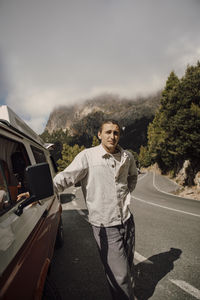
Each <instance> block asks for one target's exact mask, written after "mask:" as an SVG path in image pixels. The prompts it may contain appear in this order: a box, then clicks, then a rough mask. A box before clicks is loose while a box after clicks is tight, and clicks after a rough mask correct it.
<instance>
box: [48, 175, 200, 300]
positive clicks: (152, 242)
mask: <svg viewBox="0 0 200 300" xmlns="http://www.w3.org/2000/svg"><path fill="white" fill-rule="evenodd" d="M176 188H177V186H175V185H174V183H172V182H171V181H169V180H168V179H166V178H165V177H161V176H159V175H155V174H154V175H153V173H147V174H142V175H140V178H139V181H138V184H137V187H136V190H135V191H134V193H133V195H132V196H133V199H132V200H133V201H132V203H131V206H130V208H131V211H132V213H133V214H134V218H135V223H136V252H135V260H134V263H135V270H136V292H137V294H138V296H139V299H141V300H146V299H153V300H175V299H176V300H186V299H187V300H190V299H191V300H192V299H200V280H199V279H200V251H199V249H200V201H195V200H191V199H184V198H180V197H177V196H173V195H172V194H169V192H172V191H174V190H175V189H176ZM161 190H162V191H164V192H161ZM61 200H62V203H63V204H62V206H63V223H64V230H65V244H64V247H63V248H62V249H57V250H56V251H55V255H54V259H53V263H52V268H51V274H50V276H51V279H52V280H53V281H54V282H55V283H56V285H57V287H58V289H59V291H60V294H61V296H62V299H64V300H65V299H66V300H67V299H73V300H111V297H110V293H109V289H108V286H107V282H106V280H105V275H104V271H103V267H102V265H101V262H100V259H99V255H98V251H97V248H96V244H95V242H94V239H93V236H92V232H91V228H90V225H89V224H88V222H87V210H86V207H85V204H84V200H83V197H82V193H81V190H80V188H71V189H68V190H67V191H66V192H65V193H64V194H63V195H62V196H61Z"/></svg>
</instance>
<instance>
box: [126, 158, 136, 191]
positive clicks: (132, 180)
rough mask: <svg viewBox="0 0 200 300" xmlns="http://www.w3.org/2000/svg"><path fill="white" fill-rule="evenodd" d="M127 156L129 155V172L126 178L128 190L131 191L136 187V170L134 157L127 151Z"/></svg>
mask: <svg viewBox="0 0 200 300" xmlns="http://www.w3.org/2000/svg"><path fill="white" fill-rule="evenodd" d="M129 156H130V167H129V174H128V178H127V180H128V188H129V191H130V192H132V191H133V190H134V189H135V187H136V183H137V178H138V172H137V168H136V164H135V159H134V157H133V155H132V153H130V152H129Z"/></svg>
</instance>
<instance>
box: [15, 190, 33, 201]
mask: <svg viewBox="0 0 200 300" xmlns="http://www.w3.org/2000/svg"><path fill="white" fill-rule="evenodd" d="M29 197H30V194H29V192H26V193H21V194H19V195H17V201H20V200H22V198H24V199H27V198H29Z"/></svg>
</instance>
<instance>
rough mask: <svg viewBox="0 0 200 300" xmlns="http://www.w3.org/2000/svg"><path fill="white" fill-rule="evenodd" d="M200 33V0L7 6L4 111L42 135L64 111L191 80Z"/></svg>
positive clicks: (1, 79)
mask: <svg viewBox="0 0 200 300" xmlns="http://www.w3.org/2000/svg"><path fill="white" fill-rule="evenodd" d="M199 32H200V0H167V1H166V0H0V103H1V104H7V105H9V106H10V107H11V108H12V109H13V110H14V111H15V112H16V113H17V114H18V115H20V116H21V117H22V118H23V119H24V120H25V121H26V122H27V123H28V124H29V125H30V126H31V127H32V128H33V129H34V130H35V131H37V132H38V133H41V132H42V131H43V130H44V127H45V125H46V121H47V119H48V117H49V113H50V112H51V111H52V109H53V108H54V107H55V106H57V105H61V104H71V103H74V102H77V101H81V100H83V99H86V98H87V99H88V98H93V97H95V96H96V95H99V94H102V93H114V94H118V95H120V96H122V97H124V96H125V97H135V96H137V95H146V94H149V93H152V92H154V91H157V90H158V89H160V88H163V86H164V84H165V82H166V79H167V77H168V75H169V73H170V72H171V71H172V70H174V71H175V72H176V74H177V75H178V76H179V77H181V76H183V75H184V71H185V68H186V67H187V65H188V64H189V65H192V64H194V65H195V64H196V63H197V60H198V59H200V33H199Z"/></svg>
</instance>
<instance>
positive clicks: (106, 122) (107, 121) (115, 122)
mask: <svg viewBox="0 0 200 300" xmlns="http://www.w3.org/2000/svg"><path fill="white" fill-rule="evenodd" d="M104 124H114V125H117V126H118V128H119V131H121V127H120V125H119V123H118V122H117V121H116V120H113V119H108V120H104V121H103V122H102V123H101V125H100V127H99V130H98V131H99V132H102V129H103V125H104Z"/></svg>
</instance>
